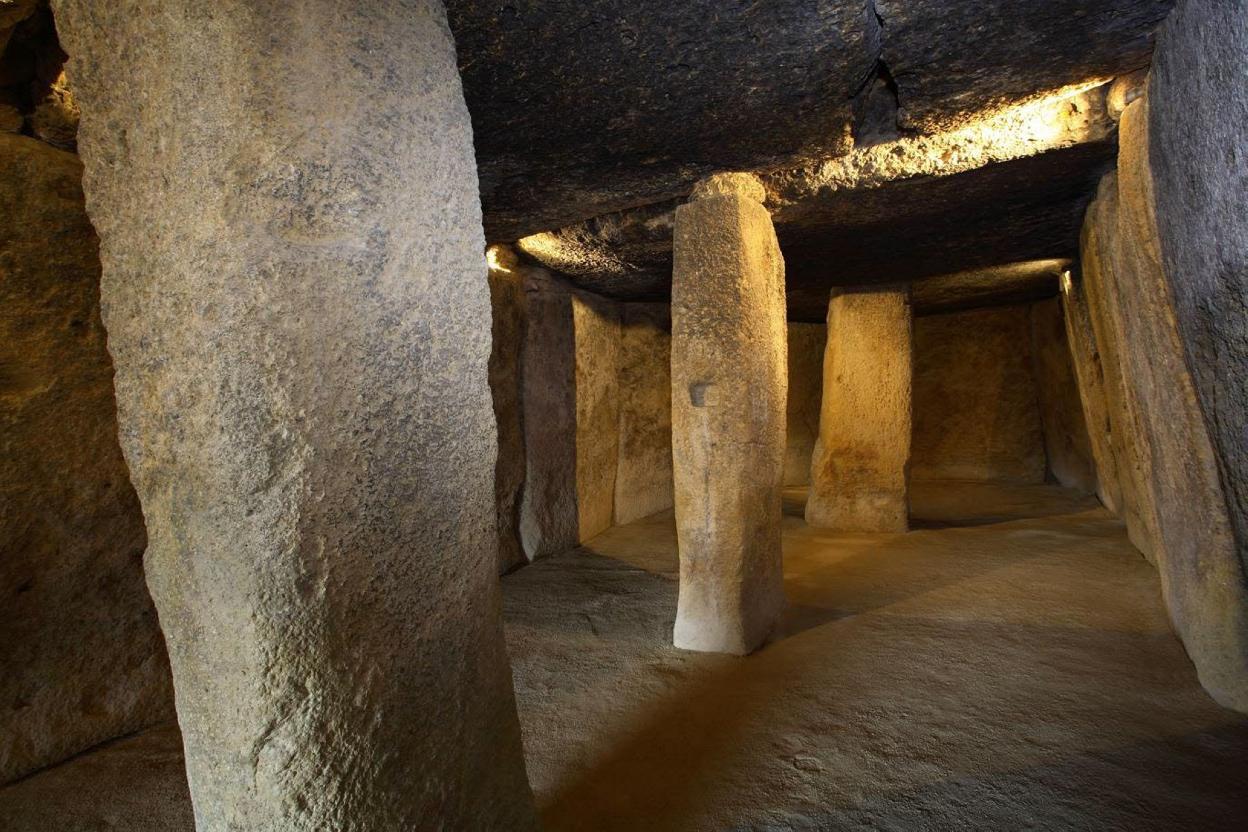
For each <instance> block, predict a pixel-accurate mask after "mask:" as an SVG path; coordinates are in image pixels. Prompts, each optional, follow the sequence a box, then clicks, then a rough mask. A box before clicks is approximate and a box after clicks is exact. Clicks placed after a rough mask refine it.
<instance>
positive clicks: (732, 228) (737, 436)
mask: <svg viewBox="0 0 1248 832" xmlns="http://www.w3.org/2000/svg"><path fill="white" fill-rule="evenodd" d="M675 256H676V260H675V263H676V265H675V271H674V272H673V290H672V462H673V468H674V473H675V489H676V525H677V534H678V537H679V546H680V599H679V603H678V607H677V614H676V630H675V636H674V639H675V643H676V646H677V647H681V648H685V649H690V650H702V651H711V652H725V653H738V654H744V653H749V652H750V651H752V650H754V649H755V648H757V647H758V646H759V645H760V644H762V642H763V640H764V639H765V638H766V637H767V635H768V634H769V633H770V631H771V629H772V627H773V626H774V625H775V622H776V621H777V620H778V618H779V615H780V613H781V611H782V609H783V607H784V589H783V584H782V578H783V575H782V572H781V552H780V487H781V481H782V479H783V475H784V429H785V427H784V426H785V399H786V393H787V390H786V388H787V382H788V379H787V369H786V364H787V356H786V352H787V337H786V333H785V326H786V322H785V314H784V261H783V259H782V258H781V256H780V248H779V245H778V243H777V241H776V236H775V231H774V230H773V229H772V225H771V217H770V216H769V215H768V214H767V211H766V209H765V208H763V206H762V205H760V204H759V203H758V202H756V201H754V200H753V199H750V198H749V197H748V196H742V195H739V194H732V195H722V196H712V197H708V198H706V199H700V200H696V201H694V202H690V203H689V204H687V205H682V206H681V207H680V208H679V209H677V212H676V231H675Z"/></svg>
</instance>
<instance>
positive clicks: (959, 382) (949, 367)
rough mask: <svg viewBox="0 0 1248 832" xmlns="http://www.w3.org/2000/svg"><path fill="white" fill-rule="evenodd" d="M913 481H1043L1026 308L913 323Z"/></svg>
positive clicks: (931, 317) (978, 311)
mask: <svg viewBox="0 0 1248 832" xmlns="http://www.w3.org/2000/svg"><path fill="white" fill-rule="evenodd" d="M914 362H915V368H914V463H913V466H914V467H913V475H914V478H915V479H924V480H931V479H957V480H981V481H987V480H1002V481H1009V482H1020V483H1037V482H1043V481H1044V473H1045V454H1044V429H1043V427H1042V424H1041V420H1040V405H1039V401H1038V399H1037V396H1036V382H1035V376H1034V375H1033V374H1032V369H1031V333H1030V322H1029V316H1028V307H1027V306H1025V305H1023V306H1002V307H995V308H991V309H976V310H972V311H967V312H957V313H951V314H945V315H924V316H920V317H918V318H916V319H915V322H914Z"/></svg>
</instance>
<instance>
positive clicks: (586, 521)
mask: <svg viewBox="0 0 1248 832" xmlns="http://www.w3.org/2000/svg"><path fill="white" fill-rule="evenodd" d="M572 325H573V328H574V330H575V340H576V381H575V383H576V388H575V390H576V471H575V477H576V479H575V481H576V516H577V529H578V533H577V541H578V542H581V543H583V542H585V541H588V540H590V539H591V538H593V537H595V536H597V535H598V534H601V533H602V532H605V531H606V530H607V529H609V528H611V522H612V519H613V518H614V516H615V471H616V466H617V462H618V460H619V450H620V439H619V437H620V391H619V366H620V310H619V304H617V303H616V302H615V301H612V300H607V299H606V298H602V297H598V296H597V295H591V294H589V293H587V292H586V293H582V292H577V293H574V294H573V295H572Z"/></svg>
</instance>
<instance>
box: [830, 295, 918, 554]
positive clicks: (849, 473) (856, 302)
mask: <svg viewBox="0 0 1248 832" xmlns="http://www.w3.org/2000/svg"><path fill="white" fill-rule="evenodd" d="M913 354H914V353H913V329H912V326H911V310H910V291H909V289H908V288H907V287H905V286H893V287H881V288H879V289H857V290H838V291H836V292H834V293H833V294H832V299H831V301H829V303H828V343H827V350H826V352H825V353H824V356H823V406H822V411H821V415H820V418H819V439H818V441H817V442H816V443H815V450H814V455H813V458H812V460H811V468H810V497H809V499H808V500H807V502H806V522H807V523H808V524H810V525H811V526H815V527H818V528H828V529H837V530H840V531H855V532H904V531H906V530H907V529H908V528H909V525H910V500H909V496H910V495H909V489H910V445H911V421H912V413H913V398H912V386H913V377H914V359H913Z"/></svg>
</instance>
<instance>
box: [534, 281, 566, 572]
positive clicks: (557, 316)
mask: <svg viewBox="0 0 1248 832" xmlns="http://www.w3.org/2000/svg"><path fill="white" fill-rule="evenodd" d="M522 275H523V280H524V293H525V316H526V320H525V336H524V351H523V353H522V362H521V363H522V366H521V377H522V379H523V387H524V390H523V398H524V418H523V424H524V459H525V476H524V492H523V495H522V498H521V504H520V539H521V542H522V544H523V546H524V553H525V555H526V557H528V559H529V560H535V559H537V558H540V557H545V556H547V555H554V554H558V553H559V552H563V551H567V550H568V549H570V548H572V547H573V546H575V545H576V543H577V540H578V538H579V535H580V525H579V522H578V520H577V513H576V512H577V505H576V436H577V427H576V414H577V406H576V329H575V326H574V324H573V317H572V293H571V292H570V291H569V290H568V288H567V286H565V285H564V284H563V283H561V282H560V281H559V280H557V279H556V278H555V277H553V276H552V275H551V274H550V273H549V272H547V271H546V270H545V269H524V270H523V272H522Z"/></svg>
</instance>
